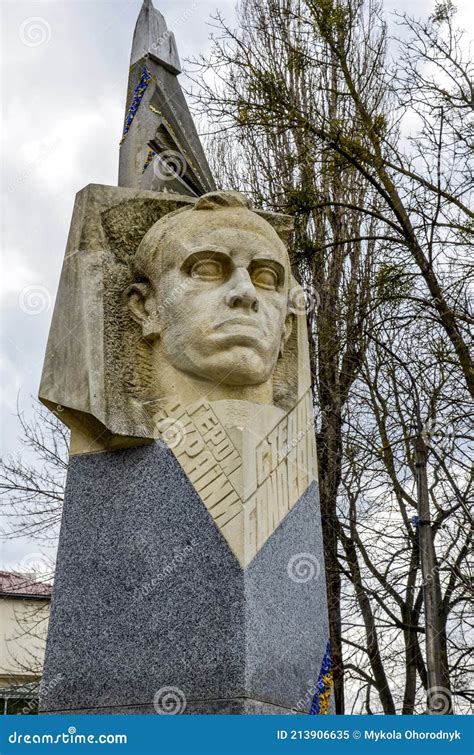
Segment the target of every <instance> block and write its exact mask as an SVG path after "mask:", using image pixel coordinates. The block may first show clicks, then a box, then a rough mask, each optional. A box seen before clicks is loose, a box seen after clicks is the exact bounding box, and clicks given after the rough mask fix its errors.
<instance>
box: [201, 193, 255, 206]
mask: <svg viewBox="0 0 474 755" xmlns="http://www.w3.org/2000/svg"><path fill="white" fill-rule="evenodd" d="M229 207H241V208H244V209H245V210H252V204H251V202H250V200H249V199H247V197H245V196H244V195H243V194H241V193H240V191H210V192H209V193H208V194H204V195H203V196H202V197H199V199H198V200H197V202H196V203H195V205H194V206H193V207H192V209H193V210H223V209H227V208H229ZM186 209H187V208H186Z"/></svg>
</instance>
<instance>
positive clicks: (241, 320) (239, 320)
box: [214, 316, 261, 331]
mask: <svg viewBox="0 0 474 755" xmlns="http://www.w3.org/2000/svg"><path fill="white" fill-rule="evenodd" d="M224 325H230V326H234V325H244V326H246V327H249V326H250V327H251V328H256V329H257V330H260V331H261V327H260V324H259V323H258V322H256V321H255V319H254V318H253V317H250V316H248V317H242V316H240V317H228V318H227V320H222V322H219V323H217V325H215V326H214V329H215V330H218V329H219V328H222V327H223V326H224Z"/></svg>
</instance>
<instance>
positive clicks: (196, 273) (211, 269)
mask: <svg viewBox="0 0 474 755" xmlns="http://www.w3.org/2000/svg"><path fill="white" fill-rule="evenodd" d="M190 272H191V278H199V280H203V281H217V280H221V279H222V278H223V276H224V269H223V266H222V262H220V261H219V260H215V259H205V260H198V262H195V263H194V265H193V266H192V267H191V271H190Z"/></svg>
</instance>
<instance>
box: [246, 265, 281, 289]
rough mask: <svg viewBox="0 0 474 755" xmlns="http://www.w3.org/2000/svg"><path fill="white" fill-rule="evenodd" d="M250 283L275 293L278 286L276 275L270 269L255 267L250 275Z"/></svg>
mask: <svg viewBox="0 0 474 755" xmlns="http://www.w3.org/2000/svg"><path fill="white" fill-rule="evenodd" d="M251 277H252V283H253V284H254V285H255V286H258V287H259V288H265V289H267V290H268V291H276V289H277V286H278V274H277V272H276V271H275V270H273V268H271V267H257V268H255V269H254V270H253V271H252V274H251Z"/></svg>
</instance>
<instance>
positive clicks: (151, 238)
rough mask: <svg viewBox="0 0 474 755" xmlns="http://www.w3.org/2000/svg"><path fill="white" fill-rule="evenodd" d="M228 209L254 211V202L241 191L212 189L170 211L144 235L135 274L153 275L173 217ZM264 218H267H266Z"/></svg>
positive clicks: (134, 263) (134, 265) (141, 275)
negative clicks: (191, 201)
mask: <svg viewBox="0 0 474 755" xmlns="http://www.w3.org/2000/svg"><path fill="white" fill-rule="evenodd" d="M228 209H241V210H248V211H249V212H252V213H253V212H254V211H253V210H252V204H251V202H250V200H249V199H247V197H245V196H244V195H243V194H241V193H240V192H239V191H211V192H209V193H208V194H204V195H203V196H202V197H199V199H197V200H196V202H195V203H194V204H193V205H192V206H187V207H180V208H179V210H175V211H174V212H170V213H169V214H168V215H165V216H164V217H162V218H161V219H160V220H158V221H157V222H156V223H155V225H153V226H152V227H151V228H150V230H149V231H148V233H146V234H145V236H144V237H143V239H142V241H141V243H140V245H139V247H138V249H137V252H136V254H135V257H134V259H133V263H132V270H133V274H134V275H135V276H136V277H138V278H142V277H144V276H146V277H148V278H149V277H151V275H152V271H153V268H154V264H155V261H156V256H157V254H158V248H157V241H160V242H161V243H163V244H166V241H167V238H166V237H167V233H168V231H169V229H168V227H167V226H168V224H169V223H170V221H171V224H172V222H173V219H174V218H175V217H176V216H177V215H181V214H182V213H189V212H196V211H199V210H200V211H202V210H213V211H217V210H228ZM254 214H255V215H257V216H258V217H262V216H261V215H260V214H259V213H254ZM263 219H264V220H265V218H263ZM269 225H271V224H269ZM171 230H173V226H171Z"/></svg>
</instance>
